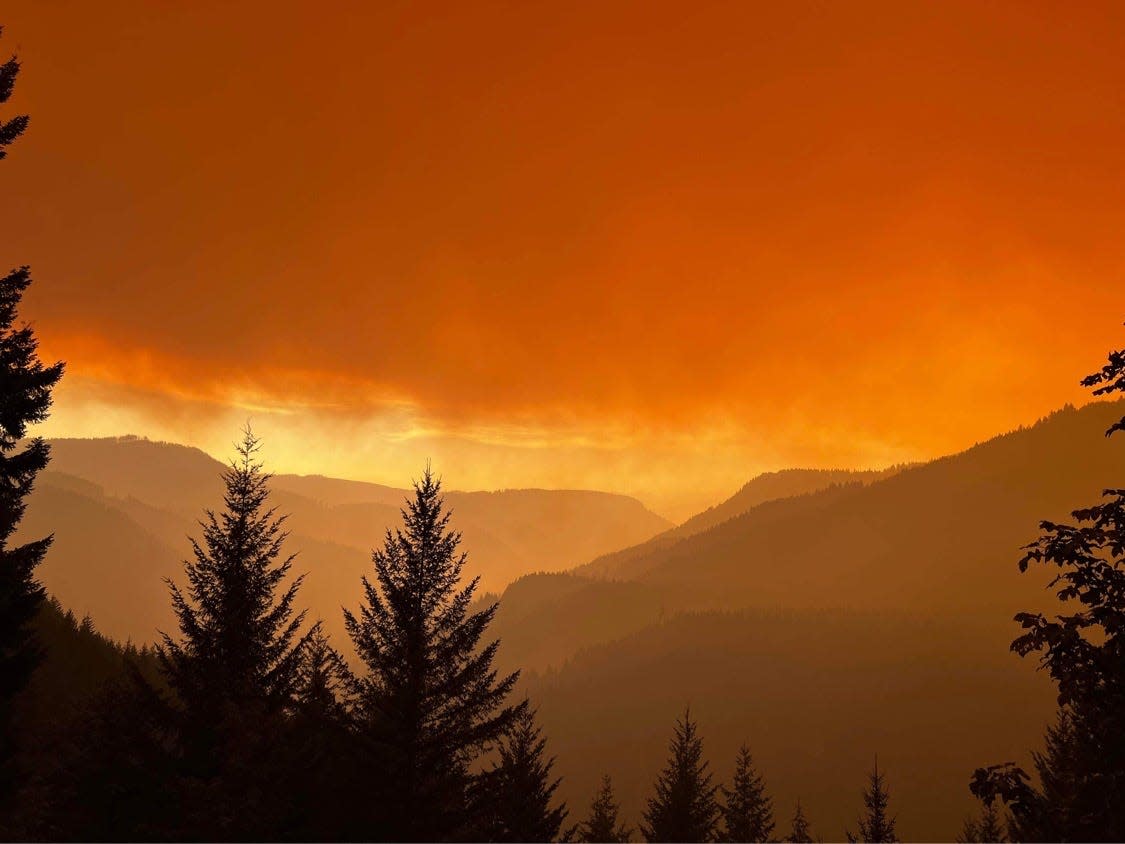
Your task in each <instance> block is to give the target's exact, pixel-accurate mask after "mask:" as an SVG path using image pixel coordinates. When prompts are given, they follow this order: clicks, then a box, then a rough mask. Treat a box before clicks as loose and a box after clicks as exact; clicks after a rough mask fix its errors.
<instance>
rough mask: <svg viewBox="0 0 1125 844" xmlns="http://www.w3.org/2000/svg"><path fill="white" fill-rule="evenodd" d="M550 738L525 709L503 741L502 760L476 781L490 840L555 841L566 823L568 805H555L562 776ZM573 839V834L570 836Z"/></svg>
mask: <svg viewBox="0 0 1125 844" xmlns="http://www.w3.org/2000/svg"><path fill="white" fill-rule="evenodd" d="M546 747H547V740H546V739H545V738H543V731H542V730H541V729H540V727H539V726H538V725H537V724H536V723H535V715H534V713H533V712H532V710H531V708H530V707H525V708H524V709H523V710H522V711H521V712H520V713H519V716H518V717H517V718H516V720H515V722H514V723H513V724H512V726H511V728H510V729H509V730H508V733H507V734H506V735H505V736H504V737H503V739H502V740H501V741H500V746H499V756H500V759H499V762H498V763H496V764H495V765H494V766H493V767H492V768H491V769H490V770H489V771H488V772H486V773H485V774H484V775H483V776H481V777H479V778H478V781H477V788H476V789H475V798H474V799H475V800H476V801H478V802H479V804H480V806H479V814H480V815H481V816H482V817H483V823H482V825H481V828H480V838H482V839H483V840H486V841H513V842H519V841H556V840H558V838H559V831H560V829H561V828H562V823H563V821H564V820H565V819H566V816H567V809H566V804H559V805H554V802H555V801H554V795H555V791H556V790H557V789H558V787H559V782H560V780H559V778H558V777H554V776H552V773H551V769H552V768H553V767H554V762H555V760H554V759H553V758H548V757H547V756H546V755H545V753H546ZM566 837H568V838H569V836H566Z"/></svg>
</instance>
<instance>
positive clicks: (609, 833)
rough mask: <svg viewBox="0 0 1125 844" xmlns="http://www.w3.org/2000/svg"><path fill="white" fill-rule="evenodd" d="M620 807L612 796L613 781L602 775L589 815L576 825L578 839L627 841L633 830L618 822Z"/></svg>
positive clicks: (614, 843)
mask: <svg viewBox="0 0 1125 844" xmlns="http://www.w3.org/2000/svg"><path fill="white" fill-rule="evenodd" d="M620 809H621V807H620V806H618V805H617V801H616V800H615V799H614V796H613V782H612V780H610V778H609V774H606V775H605V776H604V777H602V785H601V788H599V789H598V793H597V794H596V795H595V796H594V801H593V803H591V804H590V816H589V817H588V818H586V820H585V821H583V822H582V823H581V824H579V825H578V830H577V833H578V840H579V841H585V842H599V841H600V842H606V844H621V842H625V841H628V840H629V838H630V836H631V835H632V834H633V831H632V830H631V829H630V828H629V827H627V826H625V825H624V824H621V823H618V820H617V813H618V812H619V811H620Z"/></svg>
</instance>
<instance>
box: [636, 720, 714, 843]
mask: <svg viewBox="0 0 1125 844" xmlns="http://www.w3.org/2000/svg"><path fill="white" fill-rule="evenodd" d="M670 751H671V755H670V756H669V759H668V764H667V765H666V766H665V768H664V771H663V772H662V773H661V774H660V777H659V778H658V779H657V781H656V794H655V795H654V796H652V797H650V798H649V800H648V804H647V807H646V808H645V811H644V823H643V824H641V832H642V833H643V834H644V836H645V838H646V839H647V840H648V841H711V840H713V839H714V837H715V831H716V826H717V822H718V818H719V806H718V804H717V803H716V802H715V792H716V791H717V790H718V786H714V785H711V774H710V772H709V771H708V770H707V762H706V760H704V758H703V740H702V739H701V738H700V737H699V735H698V732H697V729H696V724H695V722H694V721H692V720H691V711H690V710H688V711H685V712H684V717H683V718H682V719H680V720H678V721H677V722H676V728H675V733H674V735H673V737H672V742H671V746H670Z"/></svg>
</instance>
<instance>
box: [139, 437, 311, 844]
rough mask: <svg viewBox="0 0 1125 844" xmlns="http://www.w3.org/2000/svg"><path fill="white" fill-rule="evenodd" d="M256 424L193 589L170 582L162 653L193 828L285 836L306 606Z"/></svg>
mask: <svg viewBox="0 0 1125 844" xmlns="http://www.w3.org/2000/svg"><path fill="white" fill-rule="evenodd" d="M258 450H259V443H258V440H257V439H256V438H255V437H254V435H253V433H252V432H251V431H250V429H249V428H247V429H246V431H245V435H244V437H243V440H242V442H241V443H240V444H239V445H238V458H237V459H236V460H235V461H234V462H233V463H232V464H231V467H230V468H229V469H228V470H227V471H226V472H224V473H223V481H224V484H225V486H226V494H225V496H224V504H225V506H224V509H223V511H222V512H221V513H220V514H216V513H214V512H212V511H208V512H207V514H206V519H205V520H204V522H203V541H202V543H200V542H196V541H195V540H193V541H192V548H193V551H194V559H193V560H189V561H186V562H185V563H184V570H185V572H186V574H187V580H188V590H187V593H186V594H185V593H184V592H182V591H181V590H180V589H179V587H177V586H176V585H175V584H174V583H172V582H171V581H169V582H168V587H169V590H170V592H171V595H172V605H173V608H174V609H175V612H176V616H177V618H178V620H179V625H180V634H181V638H180V640H178V641H177V640H174V639H173V638H172V637H171V636H169V635H167V634H164V636H163V642H162V644H161V645H160V646H159V647H158V649H157V656H158V658H159V661H160V665H161V669H162V671H163V674H164V676H165V678H166V679H167V682H168V684H169V686H170V687H171V689H172V691H173V692H174V693H175V700H174V702H173V713H174V714H173V717H174V718H175V720H176V723H177V725H178V731H179V734H180V736H181V747H182V749H183V763H184V773H185V776H186V779H185V788H186V792H185V795H184V798H183V803H184V806H185V809H184V813H185V815H187V816H188V819H187V821H186V823H187V828H186V830H185V831H186V833H187V834H188V835H189V836H190V837H197V838H204V839H230V838H242V837H252V838H266V839H268V838H278V837H281V836H282V833H283V828H282V826H283V823H282V821H283V818H284V809H285V805H286V803H287V795H285V794H284V793H281V792H280V791H279V789H278V787H277V780H279V779H283V778H284V776H285V775H286V765H287V761H288V760H287V756H286V754H287V753H288V752H289V748H288V747H287V745H286V742H285V736H286V730H287V726H288V725H287V723H286V722H285V720H284V718H283V715H285V714H286V713H287V712H289V711H291V710H292V707H293V704H294V696H295V693H296V691H297V685H298V680H299V673H300V668H301V660H302V655H303V649H304V646H305V644H306V641H307V636H308V634H306V635H305V636H304V637H302V636H299V635H298V634H299V629H300V626H301V623H302V621H303V618H304V612H299V613H295V611H294V608H293V602H294V599H295V598H296V595H297V590H298V589H299V588H300V585H301V582H302V579H303V578H302V577H297V578H295V579H294V580H293V581H292V582H290V583H289V584H288V585H286V584H285V580H286V579H287V577H288V575H289V571H290V568H291V566H292V562H293V559H294V558H293V556H288V557H282V556H281V552H282V547H283V545H284V542H285V539H286V533H285V531H284V530H283V529H282V526H283V524H284V517H278V516H276V515H275V512H274V510H273V509H269V508H267V506H266V503H267V499H268V497H269V480H270V475H268V474H266V473H264V472H263V471H262V466H261V464H260V463H258V462H257V459H256V455H257V452H258Z"/></svg>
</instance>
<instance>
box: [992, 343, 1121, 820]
mask: <svg viewBox="0 0 1125 844" xmlns="http://www.w3.org/2000/svg"><path fill="white" fill-rule="evenodd" d="M1083 384H1084V385H1085V386H1088V387H1093V388H1095V389H1094V394H1095V395H1105V394H1109V393H1113V392H1125V350H1120V351H1115V352H1112V353H1111V354H1110V356H1109V360H1108V362H1107V363H1106V365H1105V366H1104V367H1102V369H1101V370H1100V371H1098V372H1096V373H1094V374H1093V375H1091V376H1089V377H1088V378H1086V379H1085V380H1084V381H1083ZM1122 430H1125V419H1122V420H1120V421H1118V422H1117V423H1115V424H1114V425H1112V426H1111V427H1110V428H1109V430H1108V431H1106V436H1107V437H1108V436H1112V435H1113V434H1114V433H1116V432H1118V431H1122ZM1072 515H1073V519H1074V521H1073V523H1070V524H1065V523H1064V524H1056V523H1054V522H1049V521H1044V522H1042V523H1041V525H1040V528H1041V530H1042V534H1041V535H1040V537H1039V538H1038V539H1037V540H1036V541H1035V542H1032V543H1031V544H1029V545H1028V546H1027V547H1026V549H1025V551H1026V553H1025V555H1024V557H1023V559H1021V560H1020V564H1019V566H1020V571H1026V570H1027V569H1028V567H1029V566H1031V565H1033V564H1034V565H1044V566H1048V567H1050V568H1052V569H1054V570H1055V575H1054V578H1053V580H1052V581H1051V584H1050V587H1051V588H1053V589H1055V590H1056V595H1057V597H1058V599H1059V601H1060V602H1062V603H1063V604H1065V605H1067V607H1068V610H1069V611H1068V612H1067V613H1066V614H1059V615H1056V616H1054V617H1048V616H1046V615H1044V614H1042V613H1030V612H1029V613H1020V614H1019V615H1017V616H1016V621H1018V622H1019V624H1020V626H1021V627H1022V628H1023V631H1024V632H1023V635H1021V636H1019V637H1018V638H1017V639H1016V640H1015V641H1014V642H1012V650H1013V651H1014V652H1015V653H1017V654H1019V655H1020V656H1027V655H1029V654H1032V653H1034V654H1038V656H1039V663H1040V666H1041V667H1042V668H1043V669H1045V670H1046V671H1047V673H1048V674H1049V675H1050V677H1051V679H1052V680H1053V681H1054V682H1055V684H1056V686H1057V688H1058V704H1059V720H1058V723H1057V724H1056V725H1055V726H1054V727H1052V728H1051V729H1049V730H1048V733H1047V737H1046V750H1045V752H1042V753H1037V754H1035V755H1034V761H1035V767H1036V771H1037V773H1038V775H1039V782H1040V784H1039V786H1038V787H1035V786H1033V785H1032V784H1031V781H1030V778H1029V777H1028V775H1027V774H1026V773H1025V772H1024V771H1023V770H1022V769H1020V768H1019V767H1017V766H1015V765H1013V764H1011V763H1005V764H1001V765H994V766H992V767H990V768H980V769H978V770H977V771H976V772H975V773H974V774H973V778H972V782H971V785H970V788H971V790H972V792H973V793H974V794H975V795H976V796H977V797H978V798H980V799H981V800H982V801H983V802H984V803H985V804H986V805H991V804H992V803H993V801H995V800H997V799H999V800H1001V801H1003V802H1004V803H1006V804H1007V806H1008V809H1009V811H1010V814H1011V818H1010V822H1009V824H1010V832H1011V835H1012V837H1013V838H1014V839H1015V840H1019V841H1062V840H1068V841H1121V840H1125V489H1107V490H1105V491H1104V493H1103V496H1102V501H1101V502H1100V503H1098V504H1096V505H1094V506H1092V507H1089V508H1086V509H1082V510H1075V511H1074V513H1073V514H1072Z"/></svg>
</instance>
